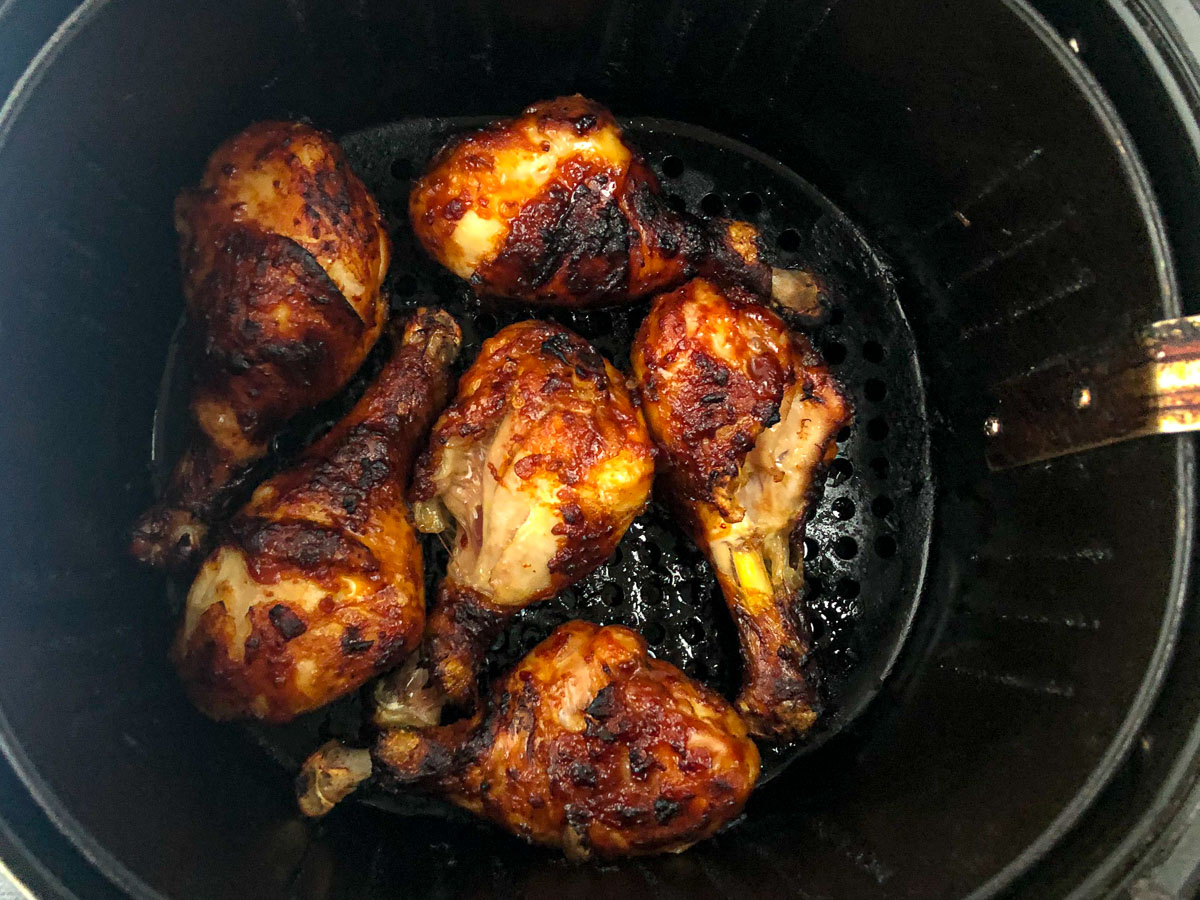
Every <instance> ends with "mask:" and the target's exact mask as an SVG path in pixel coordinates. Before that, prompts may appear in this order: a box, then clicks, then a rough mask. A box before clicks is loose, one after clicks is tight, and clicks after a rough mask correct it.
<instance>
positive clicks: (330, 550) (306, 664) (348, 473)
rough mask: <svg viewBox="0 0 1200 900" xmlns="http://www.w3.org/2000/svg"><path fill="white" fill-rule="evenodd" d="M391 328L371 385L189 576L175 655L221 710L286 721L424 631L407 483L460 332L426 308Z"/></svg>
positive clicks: (375, 669) (260, 494)
mask: <svg viewBox="0 0 1200 900" xmlns="http://www.w3.org/2000/svg"><path fill="white" fill-rule="evenodd" d="M391 330H392V332H393V338H392V339H393V341H394V346H393V348H392V355H391V358H390V359H389V360H388V361H387V363H386V364H385V365H384V368H383V370H382V371H381V372H380V373H379V375H378V377H377V378H376V379H375V381H374V382H373V383H372V384H371V385H370V386H369V387H368V388H367V391H366V393H365V394H364V395H363V396H362V398H361V399H360V400H359V401H358V403H357V404H356V405H355V406H354V408H353V409H352V410H351V411H350V412H349V414H348V415H347V416H346V417H345V418H344V419H342V420H341V421H340V422H338V423H337V424H336V425H335V426H334V427H333V429H332V430H331V431H330V432H329V433H328V434H326V435H325V436H324V437H323V438H322V439H321V440H319V441H318V442H317V443H315V444H313V446H312V447H310V448H309V449H308V450H307V451H306V452H305V453H304V455H303V456H302V458H301V459H300V461H299V462H298V463H297V464H296V466H295V467H294V468H291V469H289V470H287V471H285V472H282V473H280V474H279V475H276V476H275V477H274V478H272V479H270V480H269V481H267V482H265V483H264V484H262V485H261V486H260V487H259V488H258V489H257V490H256V491H255V492H254V496H253V497H252V498H251V499H250V502H249V503H248V504H247V505H246V506H245V508H243V509H242V510H241V511H240V512H239V513H238V514H237V515H236V516H235V517H234V519H233V521H232V522H231V523H230V526H229V529H228V536H227V538H226V540H225V541H224V543H222V544H221V545H220V546H219V547H218V548H217V549H216V550H215V551H214V552H213V554H212V555H211V556H210V557H209V558H208V559H207V560H206V561H205V563H204V565H203V566H202V567H201V569H200V574H199V575H198V576H197V578H196V580H195V582H194V584H193V585H192V589H191V591H190V592H189V594H188V598H187V607H186V611H185V615H184V621H183V623H182V625H181V627H180V629H179V633H178V636H177V637H176V640H175V645H174V648H173V653H172V655H173V658H174V661H175V664H176V667H177V668H178V669H179V673H180V675H181V676H182V678H183V680H184V682H185V685H186V686H187V689H188V693H189V694H190V696H191V697H192V699H193V701H194V702H195V703H196V705H197V706H199V707H200V709H202V710H203V711H204V712H205V713H207V714H208V715H210V716H212V717H213V718H216V719H231V718H242V717H255V718H259V719H266V720H269V721H273V722H281V721H286V720H288V719H290V718H292V717H294V716H296V715H298V714H300V713H303V712H307V711H308V710H311V709H316V708H317V707H319V706H323V705H324V704H326V703H328V702H330V701H332V700H334V699H336V698H338V697H340V696H342V695H344V694H346V693H348V692H350V691H352V690H355V689H356V688H358V687H360V686H361V685H362V684H363V683H364V682H366V681H367V679H369V678H371V677H372V676H374V675H377V674H379V673H380V672H382V671H385V670H386V669H388V668H390V667H391V666H393V665H395V664H397V663H398V662H400V661H401V660H402V659H403V658H404V657H405V656H406V655H408V654H409V653H410V652H412V650H414V649H415V648H416V646H417V645H418V643H419V641H420V637H421V634H422V631H423V629H424V625H425V582H424V569H423V565H422V560H421V548H420V545H419V544H418V542H417V538H416V533H415V531H414V529H413V527H412V524H411V523H410V521H409V517H408V509H407V506H406V504H405V498H404V492H405V488H406V486H407V482H408V476H409V474H410V471H411V467H412V461H413V457H414V456H415V452H416V451H415V448H417V447H418V446H420V442H421V441H422V439H423V438H424V436H425V433H426V431H427V430H428V428H429V426H430V425H431V424H432V422H433V420H434V417H435V416H436V415H437V414H438V412H439V411H440V410H441V409H442V407H443V406H444V405H445V402H446V399H447V397H448V394H449V391H450V381H451V378H450V363H451V362H452V361H453V359H454V357H455V356H456V355H457V353H458V347H459V342H460V334H459V330H458V326H457V325H456V324H455V323H454V320H453V319H452V318H451V317H450V316H449V314H447V313H445V312H440V311H437V312H435V311H428V310H419V311H418V312H417V313H416V314H415V315H414V316H413V317H412V318H411V319H410V320H408V322H407V324H406V325H405V326H404V328H403V333H402V334H401V333H400V328H399V326H398V325H394V326H392V329H391Z"/></svg>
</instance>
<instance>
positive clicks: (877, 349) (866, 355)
mask: <svg viewBox="0 0 1200 900" xmlns="http://www.w3.org/2000/svg"><path fill="white" fill-rule="evenodd" d="M862 355H863V359H865V360H866V361H867V362H873V363H879V362H883V344H881V343H879V341H867V342H866V343H865V344H863V348H862Z"/></svg>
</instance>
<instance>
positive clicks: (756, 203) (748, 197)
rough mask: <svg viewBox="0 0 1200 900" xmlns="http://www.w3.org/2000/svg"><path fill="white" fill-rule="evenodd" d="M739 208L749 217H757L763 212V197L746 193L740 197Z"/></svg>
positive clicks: (750, 192)
mask: <svg viewBox="0 0 1200 900" xmlns="http://www.w3.org/2000/svg"><path fill="white" fill-rule="evenodd" d="M738 208H739V209H740V210H741V211H742V212H743V213H744V214H746V215H747V216H756V215H758V214H759V213H760V212H762V208H763V202H762V197H760V196H759V195H758V194H757V193H755V192H754V191H746V193H744V194H742V196H740V197H738Z"/></svg>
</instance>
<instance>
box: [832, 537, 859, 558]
mask: <svg viewBox="0 0 1200 900" xmlns="http://www.w3.org/2000/svg"><path fill="white" fill-rule="evenodd" d="M833 552H834V553H836V554H837V555H838V557H839V558H840V559H854V557H856V556H858V541H856V540H855V539H854V538H852V537H840V538H838V539H837V540H836V541H834V542H833Z"/></svg>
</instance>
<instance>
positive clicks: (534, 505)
mask: <svg viewBox="0 0 1200 900" xmlns="http://www.w3.org/2000/svg"><path fill="white" fill-rule="evenodd" d="M653 476H654V447H653V444H652V443H651V440H650V436H649V434H648V433H647V432H646V426H645V423H644V422H643V421H642V416H641V413H640V412H639V411H638V410H637V408H636V407H635V406H634V404H633V400H632V398H631V397H630V395H629V392H628V390H627V389H626V387H625V382H624V378H623V377H622V376H621V374H620V373H619V372H617V370H616V369H614V368H613V367H612V366H611V365H610V364H609V363H608V362H607V361H605V359H604V358H603V357H602V356H600V354H598V353H597V352H596V351H595V350H594V349H592V347H591V345H589V344H588V343H587V342H586V341H585V340H584V339H583V338H581V337H579V336H578V335H576V334H573V333H572V332H570V331H567V330H566V329H565V328H562V327H561V326H558V325H553V324H550V323H547V322H541V321H536V320H530V321H525V322H518V323H517V324H515V325H510V326H508V327H507V328H505V329H503V330H501V331H500V332H499V333H498V334H496V335H495V336H494V337H492V338H491V339H489V340H488V341H486V342H485V343H484V345H483V349H482V350H481V351H480V354H479V357H478V359H476V360H475V363H474V364H473V365H472V366H471V368H470V369H468V370H467V372H466V373H465V374H464V375H463V377H462V380H461V381H460V382H459V388H458V396H457V397H456V399H455V400H454V402H453V403H452V404H451V406H450V407H449V409H447V410H446V412H445V413H444V414H443V415H442V417H441V418H440V419H439V420H438V423H437V425H436V426H435V427H434V430H433V434H432V437H431V438H430V444H429V449H428V450H427V451H426V452H425V453H424V454H423V455H422V456H421V459H420V460H419V461H418V463H417V467H416V472H415V474H414V477H413V489H412V495H413V498H414V500H415V504H414V509H413V512H414V515H415V518H416V523H417V527H418V528H420V529H421V530H423V531H430V532H438V531H442V530H444V529H446V528H448V527H449V524H450V520H451V519H453V521H454V522H455V524H456V526H457V527H456V529H455V534H454V538H453V544H452V552H451V557H450V563H449V566H448V568H447V571H446V577H445V579H444V580H443V581H442V584H441V587H440V589H439V592H438V597H437V602H436V603H435V604H434V607H433V610H432V612H431V613H430V620H429V626H428V631H427V636H426V651H427V653H428V656H429V661H430V663H431V666H432V675H433V681H434V684H435V685H436V686H437V687H438V688H440V689H441V690H442V691H443V692H444V694H445V699H447V700H449V701H451V702H452V703H453V704H454V705H455V706H459V707H462V708H466V709H469V708H470V707H471V705H472V704H473V703H474V698H475V693H476V676H477V673H478V670H479V665H480V663H481V662H482V660H483V655H484V652H485V651H486V649H487V647H488V645H489V644H490V643H491V641H492V639H493V638H494V637H495V635H496V634H497V633H498V632H499V630H500V629H501V628H502V627H503V625H504V623H505V622H506V621H507V620H508V618H509V617H510V616H512V615H513V614H514V613H515V612H517V611H518V610H520V609H521V608H523V607H525V606H528V605H529V604H531V603H535V602H537V601H539V600H542V599H545V598H547V597H550V596H552V595H553V594H555V593H557V592H558V591H560V590H562V589H563V588H564V587H566V586H568V585H570V584H573V583H574V582H576V581H578V580H579V579H580V578H582V577H584V576H585V575H587V574H588V573H590V572H591V571H592V570H593V569H595V568H596V566H598V565H599V564H600V563H601V562H603V561H604V560H605V559H607V558H608V557H609V556H610V555H611V554H612V552H613V550H614V549H615V548H616V546H617V543H618V542H619V541H620V540H621V537H622V536H623V535H624V534H625V531H626V529H627V528H628V527H629V525H630V523H631V522H632V521H633V519H634V517H636V516H637V515H638V514H639V513H640V512H641V511H642V509H643V508H644V507H645V505H646V503H647V501H648V499H649V495H650V489H651V483H652V480H653Z"/></svg>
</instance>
